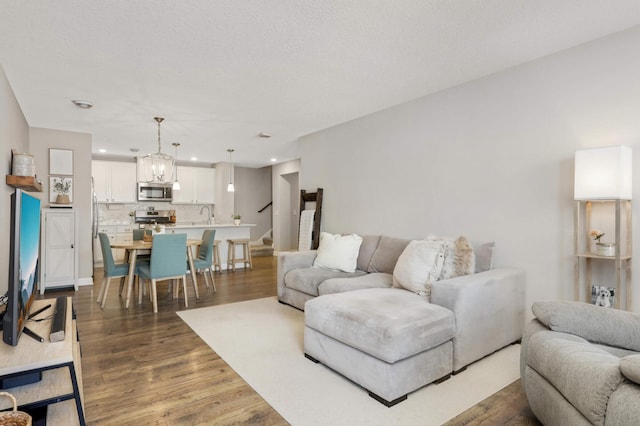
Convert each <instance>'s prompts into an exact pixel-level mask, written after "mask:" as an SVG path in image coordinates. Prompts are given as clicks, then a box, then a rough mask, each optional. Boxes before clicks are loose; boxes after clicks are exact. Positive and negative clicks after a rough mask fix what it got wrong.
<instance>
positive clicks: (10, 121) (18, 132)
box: [0, 65, 42, 295]
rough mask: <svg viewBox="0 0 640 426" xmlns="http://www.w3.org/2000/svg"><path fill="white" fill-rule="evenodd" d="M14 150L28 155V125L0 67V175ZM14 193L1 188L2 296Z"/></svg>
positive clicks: (5, 172) (6, 284) (6, 169)
mask: <svg viewBox="0 0 640 426" xmlns="http://www.w3.org/2000/svg"><path fill="white" fill-rule="evenodd" d="M12 149H15V150H16V151H18V152H29V125H28V124H27V120H25V118H24V114H23V113H22V110H21V109H20V105H18V101H17V100H16V97H15V95H14V93H13V90H12V89H11V86H9V81H8V80H7V76H6V75H5V73H4V70H3V69H2V66H1V65H0V150H1V151H2V154H0V155H1V156H2V163H1V164H0V176H5V175H8V174H11V150H12ZM36 167H37V169H36V174H38V176H40V175H41V174H42V173H41V172H40V170H41V169H40V168H39V167H42V165H40V164H36ZM13 191H14V189H13V188H12V187H10V186H8V185H2V190H1V191H0V194H1V195H0V234H2V235H4V236H5V238H3V242H2V243H1V244H0V295H3V294H4V293H5V292H6V291H7V289H8V288H9V282H8V279H9V230H10V227H11V215H10V213H11V194H12V193H13Z"/></svg>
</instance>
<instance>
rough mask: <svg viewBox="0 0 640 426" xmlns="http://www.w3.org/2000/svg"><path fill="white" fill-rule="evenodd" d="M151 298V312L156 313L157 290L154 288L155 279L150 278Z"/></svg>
mask: <svg viewBox="0 0 640 426" xmlns="http://www.w3.org/2000/svg"><path fill="white" fill-rule="evenodd" d="M151 298H152V299H151V300H152V301H153V313H154V314H157V313H158V292H157V290H156V280H155V279H153V278H152V279H151Z"/></svg>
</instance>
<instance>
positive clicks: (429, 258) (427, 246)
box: [393, 240, 444, 297]
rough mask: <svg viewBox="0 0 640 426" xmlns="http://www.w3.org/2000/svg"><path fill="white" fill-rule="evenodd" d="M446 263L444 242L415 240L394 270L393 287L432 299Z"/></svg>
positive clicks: (406, 249)
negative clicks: (435, 285) (434, 283)
mask: <svg viewBox="0 0 640 426" xmlns="http://www.w3.org/2000/svg"><path fill="white" fill-rule="evenodd" d="M443 262H444V241H424V240H422V241H420V240H414V241H411V242H410V243H409V245H407V247H406V248H405V249H404V251H403V252H402V254H401V255H400V257H399V258H398V261H397V262H396V266H395V268H394V270H393V286H394V287H401V288H404V289H405V290H409V291H412V292H414V293H417V294H419V295H421V296H426V297H430V295H431V283H433V282H434V281H436V280H437V279H438V277H439V276H440V273H441V271H442V264H443Z"/></svg>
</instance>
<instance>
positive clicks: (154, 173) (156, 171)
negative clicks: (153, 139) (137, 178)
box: [142, 117, 175, 182]
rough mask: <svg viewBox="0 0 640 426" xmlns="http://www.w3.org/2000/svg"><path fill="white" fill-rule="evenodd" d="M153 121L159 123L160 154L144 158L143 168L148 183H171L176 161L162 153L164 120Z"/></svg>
mask: <svg viewBox="0 0 640 426" xmlns="http://www.w3.org/2000/svg"><path fill="white" fill-rule="evenodd" d="M153 119H154V120H156V122H157V123H158V152H156V153H155V154H149V155H147V156H145V157H143V158H142V167H143V168H144V174H145V177H146V179H147V181H148V182H171V180H172V179H173V167H174V164H175V160H174V158H173V157H172V156H170V155H167V154H163V153H162V146H161V144H160V123H162V122H163V121H164V118H162V117H154V118H153Z"/></svg>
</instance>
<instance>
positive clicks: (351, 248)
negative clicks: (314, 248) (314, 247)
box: [313, 232, 362, 272]
mask: <svg viewBox="0 0 640 426" xmlns="http://www.w3.org/2000/svg"><path fill="white" fill-rule="evenodd" d="M360 244H362V237H361V236H359V235H356V234H351V235H340V234H335V235H334V234H329V233H328V232H322V233H320V245H319V246H318V254H317V255H316V259H315V260H314V262H313V266H315V267H317V268H325V269H333V270H339V271H344V272H355V271H356V264H357V262H358V254H359V253H360Z"/></svg>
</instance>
